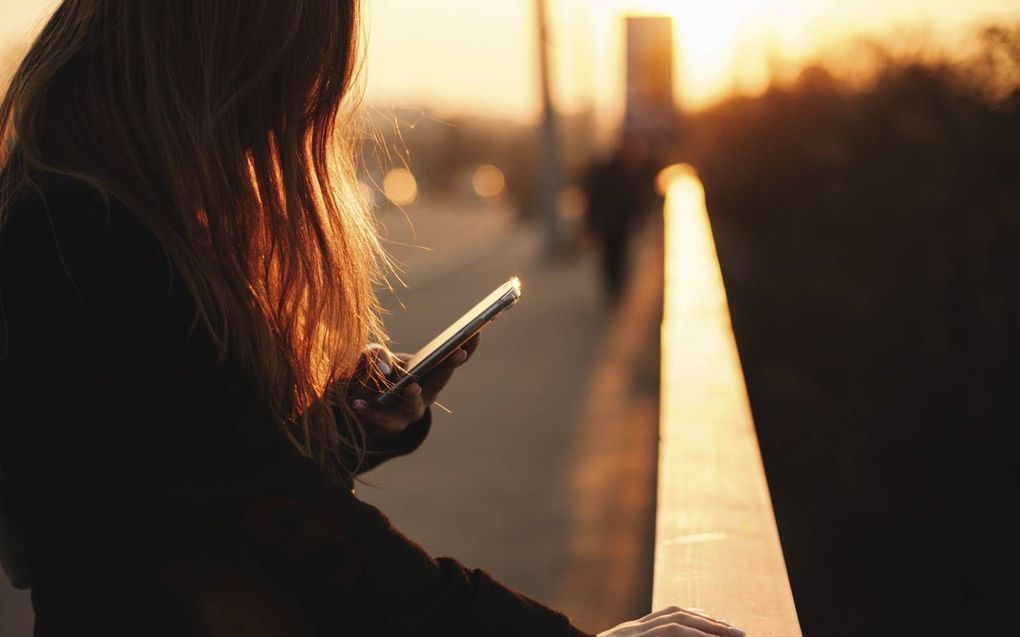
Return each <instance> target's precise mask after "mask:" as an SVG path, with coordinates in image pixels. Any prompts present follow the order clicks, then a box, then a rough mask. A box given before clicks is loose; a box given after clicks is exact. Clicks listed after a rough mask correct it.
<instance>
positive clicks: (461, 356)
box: [453, 349, 467, 365]
mask: <svg viewBox="0 0 1020 637" xmlns="http://www.w3.org/2000/svg"><path fill="white" fill-rule="evenodd" d="M466 360H467V352H465V351H464V350H462V349H459V350H457V351H456V352H454V353H453V362H454V363H457V364H458V365H460V364H461V363H463V362H464V361H466Z"/></svg>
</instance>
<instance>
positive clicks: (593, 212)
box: [584, 136, 655, 305]
mask: <svg viewBox="0 0 1020 637" xmlns="http://www.w3.org/2000/svg"><path fill="white" fill-rule="evenodd" d="M654 176H655V170H654V164H653V162H652V161H651V158H650V157H649V155H648V152H647V150H646V149H645V147H644V145H643V144H642V143H641V142H640V141H639V140H637V139H636V138H633V137H631V136H625V137H624V138H623V140H622V141H621V142H620V144H619V145H618V146H617V148H616V149H615V150H614V151H613V153H612V154H611V155H610V156H609V157H607V158H605V159H603V160H600V161H596V162H594V163H593V164H592V165H591V166H590V167H589V168H588V170H587V172H586V174H585V177H584V191H585V195H586V198H587V201H588V204H587V215H586V218H585V225H586V231H587V232H588V234H589V236H590V237H591V238H592V239H593V240H594V241H595V243H596V244H597V245H598V250H599V253H600V260H601V270H602V282H603V288H604V290H605V294H606V300H607V301H608V302H609V303H610V304H612V305H615V304H616V303H618V302H619V300H620V297H621V296H622V295H623V292H624V290H625V289H626V286H627V281H628V277H629V273H630V258H631V256H630V245H631V241H632V236H633V235H634V233H635V232H636V231H637V229H638V228H640V226H641V225H643V223H644V221H645V219H646V218H647V213H648V210H649V209H650V207H651V205H652V202H653V201H654V190H653V184H654Z"/></svg>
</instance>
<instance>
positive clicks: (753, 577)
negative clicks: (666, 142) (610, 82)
mask: <svg viewBox="0 0 1020 637" xmlns="http://www.w3.org/2000/svg"><path fill="white" fill-rule="evenodd" d="M668 176H669V177H670V179H669V186H668V192H667V199H666V211H665V217H666V232H665V241H666V249H665V258H666V263H665V273H666V277H665V300H664V308H663V324H662V381H661V382H662V393H661V420H660V443H659V486H658V511H657V520H656V538H655V581H654V590H653V605H652V607H653V608H661V607H664V606H669V605H678V606H681V607H684V608H688V609H700V610H704V611H707V612H708V613H710V614H712V615H715V616H717V617H720V618H724V619H726V620H727V621H729V622H730V623H732V624H734V625H736V626H738V627H740V628H742V629H744V630H746V631H747V632H748V633H749V634H751V635H755V636H759V635H761V636H772V635H775V636H777V637H778V636H782V637H791V636H792V637H798V636H799V635H800V634H801V630H800V624H799V622H798V619H797V611H796V608H795V606H794V602H793V595H792V593H791V590H790V583H789V579H788V577H787V573H786V565H785V562H784V560H783V552H782V547H781V546H780V543H779V535H778V532H777V530H776V523H775V516H774V514H773V511H772V503H771V499H770V496H769V489H768V484H767V482H766V479H765V472H764V468H763V466H762V461H761V454H760V452H759V449H758V439H757V436H756V435H755V431H754V423H753V421H752V418H751V410H750V405H749V403H748V398H747V391H746V388H745V386H744V378H743V373H742V371H741V366H740V358H739V356H738V354H737V347H736V341H735V339H734V336H733V329H732V327H731V325H730V316H729V309H728V306H727V302H726V292H725V289H724V287H723V282H722V276H721V274H720V270H719V263H718V259H717V257H716V253H715V245H714V242H713V239H712V231H711V228H710V226H709V223H708V215H707V213H706V210H705V202H704V201H705V200H704V191H703V190H702V188H701V183H700V181H699V180H698V178H697V176H696V175H695V174H694V171H693V170H692V169H690V168H687V167H676V168H674V169H673V171H672V173H671V174H669V175H668Z"/></svg>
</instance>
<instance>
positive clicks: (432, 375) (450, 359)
mask: <svg viewBox="0 0 1020 637" xmlns="http://www.w3.org/2000/svg"><path fill="white" fill-rule="evenodd" d="M476 349H478V335H477V334H475V335H474V336H472V337H471V338H470V339H468V340H467V341H466V342H465V343H464V345H462V346H461V347H460V349H458V350H456V351H455V352H454V353H453V354H450V355H449V356H447V357H446V360H444V361H443V362H442V363H440V364H439V367H437V368H436V369H434V370H432V371H431V372H429V374H428V375H427V376H426V377H425V378H423V379H422V382H421V385H422V390H423V394H424V396H425V403H426V404H428V405H431V404H432V403H434V402H435V401H436V397H437V396H438V395H439V392H441V391H442V390H443V388H444V387H446V384H447V383H448V382H450V377H452V376H453V372H454V370H455V369H457V368H458V367H460V366H461V365H463V364H464V363H466V362H467V361H468V360H469V359H470V358H471V355H472V354H473V353H474V352H475V350H476Z"/></svg>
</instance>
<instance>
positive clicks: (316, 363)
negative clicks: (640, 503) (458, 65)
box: [0, 0, 739, 637]
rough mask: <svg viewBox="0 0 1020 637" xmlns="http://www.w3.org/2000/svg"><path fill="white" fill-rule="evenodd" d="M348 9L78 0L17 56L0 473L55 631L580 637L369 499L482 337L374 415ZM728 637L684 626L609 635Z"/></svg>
mask: <svg viewBox="0 0 1020 637" xmlns="http://www.w3.org/2000/svg"><path fill="white" fill-rule="evenodd" d="M357 9H358V7H357V2H355V1H354V0H346V1H345V0H292V1H290V2H279V1H277V0H175V1H174V2H117V1H113V0H65V1H64V2H63V3H62V4H61V5H60V6H59V8H58V9H57V11H56V13H55V15H54V16H53V18H52V19H51V20H50V21H49V23H48V24H47V25H46V27H45V28H44V30H43V32H42V34H41V35H40V36H39V38H38V39H37V40H36V42H35V43H34V45H33V46H32V48H31V50H30V51H29V53H28V55H27V57H26V58H25V60H24V61H23V63H22V64H21V66H20V67H19V69H18V71H17V73H16V75H15V77H14V79H13V81H12V84H11V86H10V89H9V91H8V93H7V95H6V97H5V99H4V101H3V104H2V108H0V135H2V144H3V146H2V151H3V156H2V158H0V161H2V162H3V163H2V173H0V224H2V226H0V228H2V229H0V309H2V311H3V330H4V332H3V339H2V340H0V344H2V348H3V349H2V350H0V351H2V358H0V466H2V468H3V479H4V482H5V495H6V498H5V502H13V503H14V508H15V510H16V517H17V519H18V520H19V521H20V522H21V523H22V524H21V526H23V527H24V529H25V530H26V532H25V537H26V538H27V549H26V550H25V553H26V555H23V556H22V557H23V558H27V561H28V563H29V565H30V579H31V583H32V594H33V604H34V606H35V609H36V615H37V620H36V634H37V635H39V636H41V637H45V636H47V635H121V634H125V635H126V634H131V635H201V634H209V635H220V634H238V635H304V634H308V635H319V634H330V635H337V634H343V635H348V634H349V635H362V634H364V635H563V636H566V635H580V634H583V633H581V632H580V631H578V630H577V629H576V628H573V627H572V626H571V625H570V623H569V621H568V620H567V618H566V617H564V616H563V615H561V614H559V613H557V612H555V611H553V610H550V609H548V608H545V607H543V606H542V605H540V604H538V603H537V602H535V601H533V600H530V599H528V598H526V597H524V596H523V595H520V594H518V593H515V592H513V591H511V590H509V589H507V588H506V587H503V586H501V585H500V584H498V583H496V582H495V581H493V580H492V579H491V578H490V577H489V576H488V575H487V574H485V573H484V572H481V571H477V570H468V569H466V568H464V567H463V566H461V565H460V564H458V563H457V562H455V561H452V560H449V559H444V558H440V559H433V558H431V557H429V556H428V555H427V554H425V553H424V552H423V551H422V549H421V548H420V547H418V546H417V545H415V544H414V543H413V542H411V541H409V540H408V539H406V538H405V537H403V536H402V535H401V534H400V533H398V532H397V531H396V530H394V529H393V528H392V527H391V526H390V524H389V523H388V521H387V520H386V518H385V517H383V516H382V515H381V514H380V513H379V512H378V511H377V510H376V509H374V508H373V507H371V506H369V505H366V504H364V503H362V502H360V501H359V500H358V499H357V498H356V497H355V495H354V492H353V489H352V484H353V479H354V478H355V477H356V475H357V474H358V473H359V472H361V471H363V470H365V469H367V468H370V467H371V466H374V465H375V464H378V463H379V462H381V461H383V460H385V459H387V458H390V457H392V456H395V455H400V454H404V453H408V452H410V451H412V450H413V449H414V448H416V447H417V446H418V445H419V444H420V443H421V441H422V440H423V439H424V437H425V436H426V434H427V433H428V429H429V425H430V416H429V413H428V406H429V405H430V404H431V403H432V402H433V401H434V400H435V397H436V394H437V393H438V392H439V391H440V390H441V389H442V387H443V386H444V385H445V384H446V382H447V380H449V378H450V376H451V375H452V373H453V369H454V367H456V366H457V365H459V364H461V363H463V362H464V361H466V360H467V358H468V356H470V353H471V350H472V349H473V348H474V346H475V345H476V344H477V343H476V342H474V343H470V344H469V345H468V346H466V347H465V348H464V349H463V350H461V351H459V352H458V353H457V354H455V355H454V356H453V357H451V358H450V359H448V361H447V362H446V363H445V364H444V366H443V367H441V368H440V369H438V370H437V371H436V372H434V373H433V374H432V375H431V376H430V377H429V378H427V379H424V380H423V381H422V383H421V384H416V385H412V386H411V387H409V388H408V389H407V393H406V396H405V397H404V401H403V403H402V404H401V405H399V406H398V407H397V408H394V409H392V410H389V411H385V412H378V411H374V410H373V409H371V408H370V407H369V406H368V403H367V401H366V399H367V398H368V397H369V396H370V395H371V393H372V392H373V391H375V390H376V389H377V388H378V387H379V384H380V383H381V382H385V379H383V378H381V373H380V372H379V371H378V370H379V366H378V365H377V364H376V361H375V357H374V356H365V355H364V354H363V353H364V352H365V351H366V349H367V347H368V344H369V343H372V342H376V343H378V342H384V334H383V330H382V325H381V322H380V320H379V312H378V307H377V302H376V299H375V297H374V295H373V283H375V282H377V281H379V280H381V277H380V270H381V268H380V264H381V263H383V256H382V251H381V250H380V247H379V243H378V240H377V237H376V235H375V233H374V229H373V225H372V222H371V220H370V219H369V217H368V216H367V214H366V212H365V209H364V208H363V206H362V205H361V203H360V202H359V201H358V198H357V189H356V188H355V187H354V186H355V184H356V183H357V182H356V181H355V178H354V174H353V168H352V161H351V156H352V154H351V152H350V143H349V142H347V141H345V138H348V137H350V129H348V128H345V127H343V126H342V125H338V123H342V122H344V121H345V116H346V115H348V114H349V111H346V110H345V107H346V106H348V105H349V104H348V100H345V99H344V98H345V96H346V95H347V94H348V92H349V89H350V86H351V81H352V76H353V74H354V71H355V68H356V56H355V52H356V49H357V38H356V34H357ZM376 351H378V348H376ZM389 363H390V364H392V363H393V361H389ZM738 632H739V631H735V630H733V629H730V628H728V627H727V626H725V625H724V624H721V623H718V622H715V621H713V620H709V619H706V618H702V617H699V616H696V615H694V614H690V613H685V612H683V611H680V610H679V609H667V610H665V611H662V612H660V613H657V614H653V615H649V616H648V617H646V618H643V619H642V620H639V621H637V622H631V623H629V624H625V625H622V626H620V627H617V628H615V629H612V630H610V631H608V632H607V633H605V634H607V635H618V636H622V635H646V634H648V635H651V634H684V635H701V634H705V633H710V634H720V635H730V634H738Z"/></svg>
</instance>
